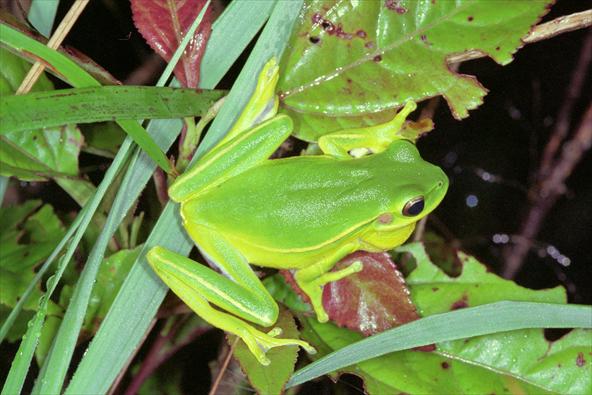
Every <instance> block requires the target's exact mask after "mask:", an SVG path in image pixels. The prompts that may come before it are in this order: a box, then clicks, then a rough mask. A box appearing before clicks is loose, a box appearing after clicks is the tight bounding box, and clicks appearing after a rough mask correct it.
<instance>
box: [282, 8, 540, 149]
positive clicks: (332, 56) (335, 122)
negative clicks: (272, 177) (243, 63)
mask: <svg viewBox="0 0 592 395" xmlns="http://www.w3.org/2000/svg"><path fill="white" fill-rule="evenodd" d="M550 3H551V1H547V0H545V1H543V0H532V1H512V0H497V1H490V0H459V1H433V0H384V1H357V2H350V1H339V0H309V1H308V2H307V4H306V6H305V7H304V8H303V11H302V13H301V15H300V17H299V19H298V22H299V25H298V26H297V28H296V29H294V32H293V34H292V39H291V43H292V46H293V50H292V51H290V52H289V53H287V54H286V57H285V59H283V61H282V74H281V77H280V82H279V90H280V91H281V92H282V94H281V97H282V98H283V105H284V106H285V108H286V109H288V110H289V115H291V116H293V117H294V119H295V127H296V130H295V133H296V136H297V137H299V138H303V139H305V140H308V141H316V140H317V139H318V137H319V136H321V135H323V134H325V133H328V132H331V131H333V130H337V129H338V128H339V127H343V126H345V124H347V123H357V124H358V125H360V124H362V123H366V122H368V123H378V122H384V121H385V120H386V119H385V118H389V117H392V110H393V109H394V108H397V107H400V106H402V105H403V104H404V103H405V102H406V101H407V100H414V101H421V100H425V99H427V98H430V97H433V96H437V95H442V96H443V97H444V98H445V99H446V101H447V102H448V105H449V107H450V109H451V111H452V113H453V115H454V116H455V118H458V119H460V118H464V117H466V116H468V110H471V109H474V108H476V107H478V106H479V105H480V104H481V103H482V102H483V96H485V94H486V92H487V90H486V89H485V88H483V87H482V86H481V85H480V84H479V83H478V82H477V80H476V79H475V78H474V77H472V76H466V75H462V74H457V73H455V72H453V71H451V70H450V69H449V68H448V65H447V57H448V56H450V55H452V54H458V53H462V52H465V51H469V50H479V51H482V52H484V53H486V54H487V55H489V56H490V57H491V58H493V59H494V60H495V61H496V62H497V63H499V64H502V65H505V64H508V63H509V62H510V61H511V60H512V55H513V53H514V52H515V51H516V50H517V48H519V47H521V46H522V42H521V41H520V39H521V38H522V37H523V36H525V35H526V34H527V33H528V31H529V29H530V28H531V27H532V26H533V25H534V24H536V23H537V21H538V20H539V19H540V18H541V17H542V16H543V15H544V14H545V13H546V12H547V11H548V9H547V6H548V5H549V4H550ZM342 118H345V120H343V119H342Z"/></svg>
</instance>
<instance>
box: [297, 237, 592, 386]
mask: <svg viewBox="0 0 592 395" xmlns="http://www.w3.org/2000/svg"><path fill="white" fill-rule="evenodd" d="M398 250H399V251H407V252H411V253H412V254H413V256H414V258H415V260H416V262H417V268H416V269H415V270H414V271H413V272H412V273H411V274H410V275H409V276H408V278H407V283H408V285H409V288H410V291H411V297H412V299H413V300H414V301H415V303H416V305H417V308H418V310H419V311H420V312H421V313H422V314H423V315H424V316H430V317H429V318H424V319H422V320H420V321H416V322H415V323H412V324H408V325H404V326H401V327H399V328H397V329H395V330H391V331H387V332H384V333H382V334H380V335H377V336H373V337H371V338H368V339H366V340H364V341H362V342H358V341H359V340H360V339H361V336H360V335H358V334H355V333H353V332H351V331H348V330H346V329H342V328H337V327H335V326H334V325H332V324H320V323H318V322H317V321H316V320H315V319H312V318H307V319H306V320H305V324H306V325H305V326H306V329H305V330H304V331H303V337H304V338H305V339H307V340H308V341H310V342H311V343H313V345H314V346H317V347H318V348H319V351H321V354H327V353H329V352H331V351H333V350H338V349H341V348H344V347H347V349H348V350H347V352H346V350H345V349H344V350H342V351H341V352H338V353H335V354H333V355H332V356H331V358H332V359H333V361H334V364H335V365H339V366H341V367H342V368H341V369H340V370H339V372H341V373H344V372H349V373H353V374H356V375H359V376H360V377H362V378H363V380H364V382H365V386H366V390H367V391H368V392H369V393H376V394H381V393H397V392H405V393H410V394H414V393H422V394H430V393H431V394H439V393H443V392H444V393H508V392H512V393H516V392H521V391H522V392H525V393H536V394H538V393H547V392H549V393H554V392H560V393H585V392H586V391H590V390H592V383H591V380H590V377H592V375H589V374H588V371H586V369H590V364H589V363H587V364H586V363H581V362H580V365H582V366H578V364H577V363H576V362H577V361H578V358H579V357H578V356H580V354H581V355H588V354H587V353H588V352H590V351H591V347H592V346H591V345H592V332H591V331H584V330H575V331H572V332H571V333H570V334H569V335H568V336H566V337H564V338H562V339H560V340H558V341H556V342H552V343H550V342H548V341H547V340H545V338H544V336H543V331H542V330H541V329H521V330H514V331H508V330H509V329H512V328H529V327H531V328H535V327H536V328H538V327H542V326H549V327H570V325H573V326H577V325H575V322H572V323H571V324H569V323H568V322H567V320H568V318H559V316H558V314H561V313H560V312H559V310H557V311H554V310H555V309H560V308H561V306H560V305H559V304H561V303H565V292H564V290H563V289H561V288H559V287H557V288H553V289H550V290H542V291H535V290H530V289H527V288H523V287H520V286H518V285H516V284H514V283H513V282H511V281H508V280H504V279H502V278H499V277H497V276H495V275H494V274H491V273H488V272H487V271H486V270H485V267H484V266H483V265H482V264H480V263H479V262H478V261H476V260H475V259H474V258H472V257H468V256H467V255H464V254H461V257H460V258H461V261H462V262H463V271H462V273H461V274H460V276H458V277H454V278H453V277H449V276H447V275H446V274H444V273H443V272H442V271H441V270H440V269H439V268H437V267H436V266H435V265H434V264H433V263H431V262H430V261H429V258H428V256H427V255H426V253H425V251H424V250H423V247H422V246H421V245H420V244H410V245H407V246H403V247H400V248H399V249H398ZM504 299H509V300H520V301H537V302H548V303H556V304H557V305H553V304H551V305H550V304H546V305H536V304H528V305H525V306H524V307H521V306H520V305H519V304H516V305H512V304H510V305H507V304H506V303H511V302H504V303H503V304H494V305H492V304H488V305H486V306H482V307H479V308H472V309H465V307H469V306H477V305H482V304H486V303H491V302H496V301H500V300H504ZM503 305H506V306H508V308H507V309H503V308H502V306H503ZM496 306H499V307H496ZM512 306H513V307H512ZM529 306H530V307H529ZM545 306H546V307H545ZM568 307H573V308H579V307H580V306H565V308H566V314H567V308H568ZM480 308H483V309H484V313H482V314H477V311H478V310H477V309H480ZM587 309H588V310H586V312H584V311H582V314H583V315H582V316H581V317H582V318H583V319H584V321H583V322H582V323H581V325H582V326H583V327H588V328H589V327H592V322H590V319H589V316H590V311H589V308H587ZM450 310H457V311H454V312H453V313H447V315H450V318H448V319H444V317H446V316H447V315H442V314H440V315H437V314H438V313H443V312H446V311H450ZM471 310H475V314H471V313H472V312H471ZM485 311H488V312H487V313H486V312H485ZM456 314H463V315H464V317H463V318H459V319H454V318H453V317H454V316H455V315H456ZM440 318H441V319H442V320H441V324H437V323H436V321H437V320H438V319H440ZM430 319H433V320H434V321H430ZM511 321H515V323H511ZM519 321H522V323H521V324H520V325H518V326H515V324H516V323H518V322H519ZM545 321H546V323H545ZM438 322H440V321H438ZM529 322H530V323H529ZM535 322H536V324H535ZM442 325H445V327H444V326H442ZM504 327H505V329H503V328H504ZM406 328H408V329H406ZM411 328H413V329H411ZM444 332H447V333H448V334H447V335H444ZM495 332H497V333H495ZM485 333H490V334H488V335H485V336H478V337H471V336H475V335H478V334H485ZM443 335H444V336H443ZM406 336H409V337H408V338H407V339H405V337H406ZM422 336H425V337H424V341H423V342H420V341H419V340H418V339H419V338H422ZM572 336H573V339H572ZM462 337H471V338H470V339H465V340H455V341H442V342H439V343H438V344H437V351H436V352H432V353H426V352H418V351H410V350H405V351H400V352H396V353H391V354H387V355H383V354H384V353H386V352H388V350H391V351H396V350H404V349H406V348H411V347H416V346H418V345H425V344H429V342H430V341H438V340H444V339H458V338H462ZM427 339H429V340H427ZM356 342H358V343H356ZM369 343H372V345H370V344H369ZM397 343H398V345H396V344H397ZM403 343H407V345H406V346H403V345H402V344H403ZM395 345H396V346H395ZM353 348H356V350H354V349H353ZM372 348H375V350H380V353H377V354H374V355H383V356H380V357H378V358H374V359H369V360H365V361H363V362H360V363H357V364H356V365H355V366H350V367H349V368H344V367H345V366H347V365H351V362H345V361H343V360H341V361H339V359H340V358H344V357H345V358H348V359H350V360H351V357H352V356H353V357H354V358H355V360H364V359H366V358H368V356H366V357H362V355H361V354H363V353H364V352H367V353H368V354H370V353H371V352H372V351H371V349H372ZM362 350H364V352H362ZM550 350H556V351H554V352H552V351H550ZM339 354H341V357H340V356H339ZM348 356H349V357H348ZM580 360H581V357H580ZM338 361H339V362H338ZM328 363H331V362H330V359H328V358H327V359H324V361H323V365H326V364H328ZM319 367H320V366H319ZM319 367H315V366H314V364H313V365H310V366H308V367H307V368H305V369H304V371H307V370H308V371H309V372H310V370H313V371H315V370H316V371H318V369H319ZM328 370H329V369H327V371H328ZM301 374H303V373H302V372H297V373H296V374H295V377H298V376H299V375H301ZM308 374H310V373H308V372H307V377H310V376H308ZM550 377H555V378H554V379H553V380H550V379H549V378H550ZM556 377H561V378H560V379H557V378H556ZM292 380H294V379H292ZM301 380H302V379H298V380H296V382H302V381H301ZM581 389H585V391H581Z"/></svg>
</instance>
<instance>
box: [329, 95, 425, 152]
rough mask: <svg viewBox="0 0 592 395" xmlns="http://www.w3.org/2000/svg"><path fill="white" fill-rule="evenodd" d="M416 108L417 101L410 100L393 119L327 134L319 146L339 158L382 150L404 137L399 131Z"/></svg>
mask: <svg viewBox="0 0 592 395" xmlns="http://www.w3.org/2000/svg"><path fill="white" fill-rule="evenodd" d="M416 108H417V105H416V104H415V102H413V101H408V102H407V103H406V104H405V106H404V107H403V108H402V109H401V111H399V112H398V113H397V115H396V116H395V117H394V118H393V119H392V120H391V121H389V122H386V123H381V124H378V125H374V126H367V127H360V128H353V129H345V130H341V131H337V132H333V133H329V134H326V135H324V136H322V137H321V138H319V147H320V148H321V150H322V151H323V152H324V153H325V154H327V155H331V156H334V157H338V158H350V157H352V156H353V157H359V156H364V155H367V154H376V153H379V152H382V151H384V150H385V149H386V148H387V147H388V146H389V145H390V144H391V143H392V142H393V141H394V140H397V139H401V138H403V137H402V136H401V135H400V133H399V132H400V131H401V129H402V128H403V124H404V123H405V119H406V118H407V116H408V115H409V114H410V113H411V112H413V111H414V110H415V109H416Z"/></svg>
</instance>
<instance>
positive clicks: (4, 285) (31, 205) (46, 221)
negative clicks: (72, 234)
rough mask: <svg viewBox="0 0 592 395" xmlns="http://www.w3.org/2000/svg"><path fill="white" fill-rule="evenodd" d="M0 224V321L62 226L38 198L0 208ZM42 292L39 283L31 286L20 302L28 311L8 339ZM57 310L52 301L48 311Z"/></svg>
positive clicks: (20, 329)
mask: <svg viewBox="0 0 592 395" xmlns="http://www.w3.org/2000/svg"><path fill="white" fill-rule="evenodd" d="M0 228H2V234H1V236H0V245H1V246H2V248H0V290H1V291H0V317H1V318H2V319H1V320H0V321H4V319H5V317H6V316H7V315H8V312H9V311H10V309H11V308H13V307H14V306H15V305H16V303H17V301H18V300H19V299H20V298H21V297H22V294H23V291H24V290H25V289H26V288H27V285H28V284H29V282H30V281H31V280H32V279H33V277H34V276H35V268H36V267H37V265H38V264H39V263H41V262H43V260H44V259H46V258H47V257H48V256H49V254H50V253H51V251H52V250H53V248H54V246H55V244H56V243H57V242H58V241H59V240H60V239H61V238H62V236H63V235H64V233H65V230H64V226H63V225H62V223H61V221H60V220H59V218H58V217H57V216H56V215H55V213H54V211H53V208H52V207H51V206H50V205H48V204H46V205H43V206H42V203H41V201H39V200H29V201H27V202H25V203H23V204H20V205H18V206H15V207H2V208H0ZM42 294H43V293H42V291H41V290H40V288H39V287H37V288H35V290H34V291H33V294H32V297H31V298H29V299H28V301H27V303H26V304H25V305H24V309H25V310H27V311H29V313H28V314H25V315H23V316H22V317H21V318H20V319H19V321H18V322H17V324H16V326H15V327H14V328H13V330H12V331H11V332H9V334H8V339H9V340H10V341H14V340H16V339H18V338H19V337H21V336H22V335H23V333H24V331H25V329H26V323H27V321H28V320H29V318H31V313H30V312H31V311H36V310H37V308H38V304H37V301H38V300H39V298H40V297H41V295H42ZM60 313H61V309H60V308H59V307H58V306H57V305H56V304H54V303H52V304H51V305H50V314H60Z"/></svg>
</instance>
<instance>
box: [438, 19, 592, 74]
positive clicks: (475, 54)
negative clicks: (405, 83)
mask: <svg viewBox="0 0 592 395" xmlns="http://www.w3.org/2000/svg"><path fill="white" fill-rule="evenodd" d="M591 25H592V10H586V11H582V12H576V13H574V14H570V15H564V16H560V17H559V18H555V19H553V20H552V21H549V22H545V23H541V24H540V25H537V26H535V27H534V28H533V29H532V30H531V31H530V33H528V35H526V37H524V38H523V39H522V42H523V43H524V44H532V43H535V42H538V41H543V40H547V39H549V38H552V37H555V36H558V35H560V34H563V33H567V32H571V31H574V30H579V29H583V28H586V27H590V26H591ZM485 56H487V54H486V53H484V52H481V51H477V50H471V51H467V52H463V53H459V54H455V55H452V56H449V57H448V59H447V60H448V63H459V62H466V61H467V60H472V59H478V58H483V57H485Z"/></svg>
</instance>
